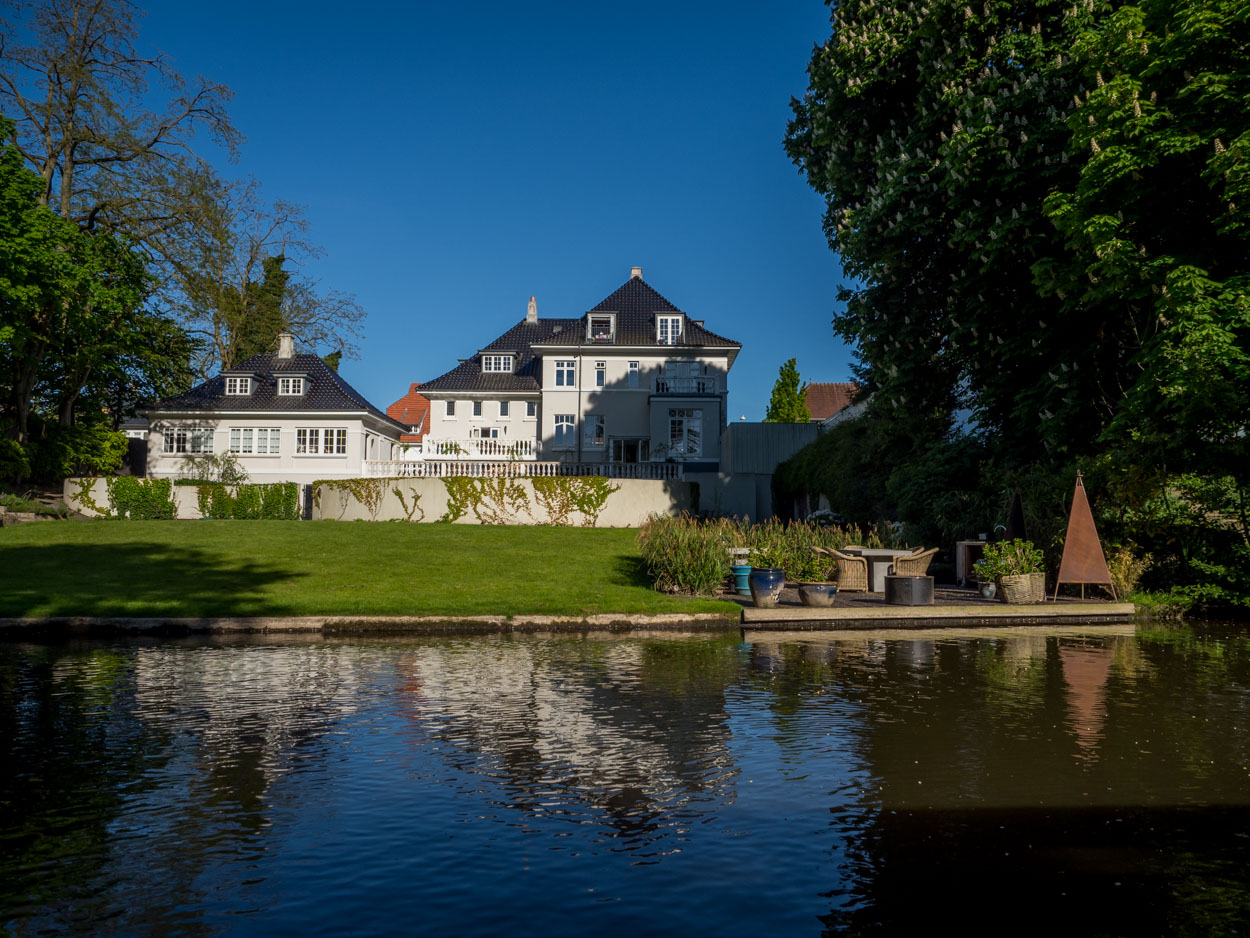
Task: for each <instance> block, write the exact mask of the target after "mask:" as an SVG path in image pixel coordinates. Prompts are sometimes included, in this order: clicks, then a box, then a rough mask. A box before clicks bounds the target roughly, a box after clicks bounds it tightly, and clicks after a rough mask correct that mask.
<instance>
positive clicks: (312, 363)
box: [142, 354, 406, 429]
mask: <svg viewBox="0 0 1250 938" xmlns="http://www.w3.org/2000/svg"><path fill="white" fill-rule="evenodd" d="M238 375H250V376H251V377H252V379H253V388H252V393H251V394H230V395H227V394H226V377H227V376H238ZM287 375H289V376H299V375H302V376H304V379H305V387H304V393H303V394H282V395H280V394H278V380H277V379H278V378H279V377H280V376H287ZM221 410H224V411H249V410H252V411H258V412H260V411H264V412H278V411H289V412H291V413H292V414H309V413H319V412H325V411H329V412H336V413H337V412H341V411H365V412H366V413H369V414H372V415H373V416H374V417H377V418H379V419H381V420H383V421H385V422H386V423H389V424H393V425H394V426H396V427H400V428H403V425H402V424H400V423H398V422H397V421H395V420H392V419H391V418H390V417H388V416H387V415H386V414H384V413H382V411H380V410H378V409H377V408H376V407H374V406H373V405H372V404H370V403H369V402H368V401H367V400H365V399H364V397H363V396H362V395H361V394H360V392H359V391H357V390H356V389H355V388H353V387H352V386H351V385H350V384H348V383H347V382H346V381H344V380H343V379H342V378H341V377H339V375H338V373H337V372H336V371H334V370H333V369H332V368H330V367H329V366H328V365H327V364H326V363H325V362H323V361H322V360H321V359H320V358H319V357H317V356H316V355H293V356H292V357H290V358H279V357H278V356H277V355H273V354H268V355H254V356H252V357H251V358H249V359H248V360H247V361H245V362H243V363H242V364H239V365H236V366H235V367H233V368H230V369H229V370H227V371H223V372H222V373H221V374H219V375H217V376H216V377H213V378H209V379H208V380H207V381H205V382H204V383H202V384H198V385H196V386H195V387H193V388H192V389H191V390H190V391H187V392H185V393H183V394H176V395H174V396H173V397H167V398H165V399H164V400H163V401H157V402H156V403H155V404H151V405H149V406H148V407H145V408H142V412H143V413H145V414H152V413H158V412H160V411H200V412H203V413H211V412H213V411H221ZM405 429H406V428H405Z"/></svg>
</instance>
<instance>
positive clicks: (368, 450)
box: [141, 334, 406, 482]
mask: <svg viewBox="0 0 1250 938" xmlns="http://www.w3.org/2000/svg"><path fill="white" fill-rule="evenodd" d="M141 413H142V414H143V415H144V416H146V417H147V418H148V420H149V422H150V429H149V432H148V455H147V473H148V475H149V476H150V477H152V478H158V479H159V478H175V477H185V476H188V475H190V474H192V470H191V465H190V463H189V458H190V460H191V461H192V462H193V460H194V458H195V457H198V456H203V455H206V454H209V453H226V452H229V453H231V454H233V455H234V456H235V458H236V459H237V460H238V463H239V465H240V466H241V467H242V468H243V469H244V470H246V472H247V474H248V477H249V480H250V481H252V482H314V481H316V480H318V479H352V478H359V477H361V476H363V475H364V474H365V473H364V462H365V461H366V460H389V459H394V458H396V456H397V454H398V451H399V438H400V435H401V434H402V433H404V432H405V430H406V428H405V427H404V425H403V424H400V423H398V422H396V421H394V420H392V419H391V418H390V417H388V416H386V414H384V413H382V411H380V410H378V409H377V408H376V407H374V406H373V405H372V404H370V403H369V402H368V401H367V400H365V399H364V398H363V397H362V396H361V395H360V393H359V392H357V391H356V389H355V388H353V387H352V386H351V385H350V384H348V383H347V382H346V381H344V380H343V379H342V378H340V377H339V376H338V374H337V373H335V372H334V371H333V370H332V369H331V368H329V367H328V366H327V365H326V364H325V362H323V361H322V360H321V359H320V358H318V357H317V356H316V355H297V354H295V340H294V337H292V336H290V335H286V334H284V335H281V336H279V337H278V351H277V353H276V354H272V355H256V356H254V357H253V358H249V359H248V360H247V361H245V362H243V363H242V364H240V365H238V366H236V367H234V368H230V369H228V370H226V371H223V372H222V373H221V374H219V375H217V377H215V378H210V379H209V380H207V381H205V382H204V383H203V384H200V385H197V386H196V387H194V388H192V389H191V390H190V391H187V392H186V393H185V394H179V395H177V396H176V397H170V398H166V399H165V400H163V401H160V402H158V403H156V404H153V405H151V406H150V407H147V408H146V409H143V410H142V411H141Z"/></svg>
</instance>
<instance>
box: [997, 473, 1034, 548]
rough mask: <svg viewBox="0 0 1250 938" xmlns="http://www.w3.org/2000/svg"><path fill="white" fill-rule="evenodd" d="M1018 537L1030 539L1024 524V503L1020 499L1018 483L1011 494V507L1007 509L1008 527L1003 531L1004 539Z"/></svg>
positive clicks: (1008, 539) (1024, 539) (1009, 539)
mask: <svg viewBox="0 0 1250 938" xmlns="http://www.w3.org/2000/svg"><path fill="white" fill-rule="evenodd" d="M1016 538H1019V539H1020V540H1022V541H1027V540H1028V539H1029V535H1028V531H1027V530H1026V529H1025V526H1024V503H1023V502H1022V501H1021V500H1020V486H1018V485H1017V486H1016V491H1015V493H1014V494H1013V495H1012V496H1011V508H1009V509H1008V511H1007V527H1006V529H1005V531H1004V533H1003V540H1004V541H1012V540H1015V539H1016Z"/></svg>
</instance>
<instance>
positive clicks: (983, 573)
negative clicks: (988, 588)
mask: <svg viewBox="0 0 1250 938" xmlns="http://www.w3.org/2000/svg"><path fill="white" fill-rule="evenodd" d="M972 569H973V570H974V571H975V572H976V575H977V577H978V579H980V580H982V581H985V580H992V581H993V582H994V584H995V586H996V587H997V592H998V598H999V599H1000V600H1001V601H1002V602H1005V603H1040V602H1043V601H1044V600H1045V599H1046V568H1045V566H1044V565H1043V562H1042V552H1041V550H1040V549H1039V548H1036V547H1034V546H1033V542H1032V541H1022V540H1020V539H1019V538H1016V539H1015V540H1011V541H999V542H998V543H996V544H986V545H985V552H984V553H983V554H982V555H981V559H980V560H978V561H977V562H976V563H975V564H973V567H972Z"/></svg>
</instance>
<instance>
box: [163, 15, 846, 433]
mask: <svg viewBox="0 0 1250 938" xmlns="http://www.w3.org/2000/svg"><path fill="white" fill-rule="evenodd" d="M146 9H147V17H146V19H145V20H144V21H143V24H142V32H141V46H144V47H155V48H158V49H160V50H161V51H163V52H165V53H166V54H167V55H168V56H170V58H171V59H172V60H173V64H174V66H175V67H176V68H177V69H178V70H179V71H180V72H181V73H182V74H183V75H184V76H187V77H192V76H195V75H197V74H203V75H206V76H208V77H210V78H212V79H213V80H216V81H220V82H223V83H225V84H226V85H228V86H229V87H230V88H232V89H233V90H234V92H235V99H234V102H233V104H232V107H231V113H232V115H233V117H234V120H235V123H236V125H237V126H238V128H239V130H240V131H242V133H243V134H245V135H246V137H247V143H246V145H245V146H244V148H243V151H242V156H241V159H240V161H239V163H238V164H236V165H234V166H225V167H223V168H224V170H225V172H227V173H228V174H230V175H233V176H243V175H252V176H255V177H256V178H257V179H259V180H260V181H261V182H262V183H263V184H264V187H265V193H266V195H267V196H268V197H269V198H270V199H276V198H281V199H286V200H289V201H292V202H297V203H299V204H301V205H303V206H305V208H306V211H307V215H308V218H309V219H310V221H311V222H312V225H313V231H312V236H313V239H314V240H315V241H317V242H318V243H320V244H321V245H323V246H324V247H325V249H326V252H327V253H326V256H325V258H323V259H321V260H318V261H317V262H316V263H315V264H314V265H311V268H310V269H309V270H308V273H310V274H311V275H312V276H313V277H315V278H317V279H319V280H320V281H321V284H322V286H323V287H324V288H326V289H337V290H343V291H346V292H350V293H355V294H356V296H357V298H358V299H359V301H360V302H361V304H362V305H363V306H364V308H365V309H366V310H367V311H368V320H367V322H366V326H365V332H366V339H365V341H364V343H363V344H362V346H361V358H360V359H359V360H357V361H344V363H343V366H342V373H343V375H344V376H345V377H346V378H347V379H348V380H349V381H350V382H351V383H352V384H354V385H355V386H356V387H357V388H358V389H359V390H360V391H361V392H362V393H364V394H365V395H366V396H367V397H368V398H369V399H370V400H371V401H373V402H374V403H375V404H377V405H379V406H382V407H385V406H386V405H387V404H388V403H390V402H391V401H393V400H395V399H396V398H398V397H400V396H401V395H402V394H403V393H404V392H405V391H406V389H407V386H408V383H409V382H411V381H423V380H428V379H430V378H433V377H436V376H437V375H439V374H442V373H443V372H444V371H447V370H448V369H450V368H452V367H454V366H455V364H456V360H457V359H458V358H463V357H467V356H469V355H471V354H473V353H474V352H475V351H476V350H477V349H478V348H480V347H481V346H483V345H485V344H486V343H487V342H489V341H490V340H491V339H493V338H495V337H496V336H497V335H499V334H500V333H502V332H503V331H504V330H505V329H507V328H508V327H509V326H510V325H512V324H513V323H515V322H516V321H518V320H519V319H521V318H522V317H523V316H524V315H525V306H526V303H527V302H528V300H529V297H530V296H531V294H532V295H535V296H537V298H538V310H539V315H540V316H578V315H581V314H582V313H583V312H585V311H586V310H587V309H589V308H590V307H591V306H593V305H594V304H595V303H597V302H598V301H599V300H601V299H602V298H603V297H605V296H607V295H608V294H609V293H611V292H612V291H613V290H614V289H616V287H618V286H619V285H620V284H622V283H623V282H625V280H626V279H627V278H628V276H629V268H630V267H631V266H634V265H637V266H641V267H642V268H643V275H644V277H645V279H646V280H647V282H648V283H650V284H651V285H652V286H653V287H655V289H657V290H659V291H660V292H661V293H662V294H664V295H665V296H666V297H668V299H669V300H671V301H672V302H673V303H674V304H676V305H677V306H678V307H680V308H682V309H684V310H686V311H687V312H689V313H690V314H691V315H693V316H695V317H696V318H701V319H704V320H706V322H707V326H708V328H710V329H712V330H713V331H715V332H719V333H721V334H722V335H726V336H729V337H730V338H733V339H736V340H738V341H740V342H741V343H742V345H743V351H742V354H741V356H740V357H739V358H738V362H737V364H736V365H735V366H734V369H733V371H732V372H731V374H730V401H729V413H730V416H731V417H737V416H738V415H740V414H745V415H746V417H747V419H748V420H759V419H761V418H762V417H763V415H764V410H765V408H766V407H767V403H768V396H769V393H770V391H771V389H772V385H773V382H774V381H775V380H776V377H777V369H778V367H779V366H780V365H781V363H782V362H783V361H785V360H786V359H787V358H790V357H796V358H797V359H798V365H799V371H800V373H801V374H802V376H803V377H804V379H810V380H823V381H844V380H848V379H849V377H850V361H851V353H850V350H849V349H848V348H847V347H846V346H844V345H843V344H842V342H841V341H840V340H838V339H837V338H835V337H834V335H833V333H832V330H831V327H830V319H831V316H832V313H833V310H834V307H835V303H836V300H835V294H836V290H837V287H838V284H839V283H840V282H841V272H840V267H839V265H838V262H837V258H836V257H835V256H834V255H833V254H832V253H831V252H830V250H829V248H828V246H827V244H826V242H825V239H824V235H823V232H822V231H821V212H822V204H821V200H820V199H819V198H818V197H817V196H816V195H815V193H813V192H812V191H811V190H810V189H809V188H808V187H807V185H806V183H805V182H804V180H803V178H802V177H801V176H800V175H799V174H798V172H797V170H796V169H795V167H794V166H793V165H792V164H791V163H790V161H789V160H788V158H787V157H786V155H785V153H784V151H783V149H782V138H783V135H784V132H785V125H786V120H787V118H788V115H789V107H788V102H789V99H790V96H791V95H801V94H802V92H803V90H804V89H805V88H806V73H805V66H806V64H807V60H808V58H809V56H810V54H811V49H812V45H813V43H814V42H817V41H823V40H824V39H825V38H827V36H828V34H829V26H828V11H827V8H826V7H825V6H824V5H823V4H822V3H821V2H819V0H771V2H768V3H758V2H754V3H752V2H720V3H710V2H681V0H670V2H650V0H645V2H632V3H613V2H595V0H586V2H579V3H572V2H541V0H536V2H534V3H530V4H518V3H494V2H469V3H459V4H457V3H447V2H439V3H432V2H424V0H421V2H415V3H406V4H400V3H393V4H392V3H369V2H361V3H356V4H345V3H342V2H335V3H324V2H269V0H260V2H252V3H242V2H236V0H219V2H214V3H212V4H187V3H183V2H177V3H175V2H166V0H161V2H156V0H153V2H150V3H148V4H147V5H146Z"/></svg>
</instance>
